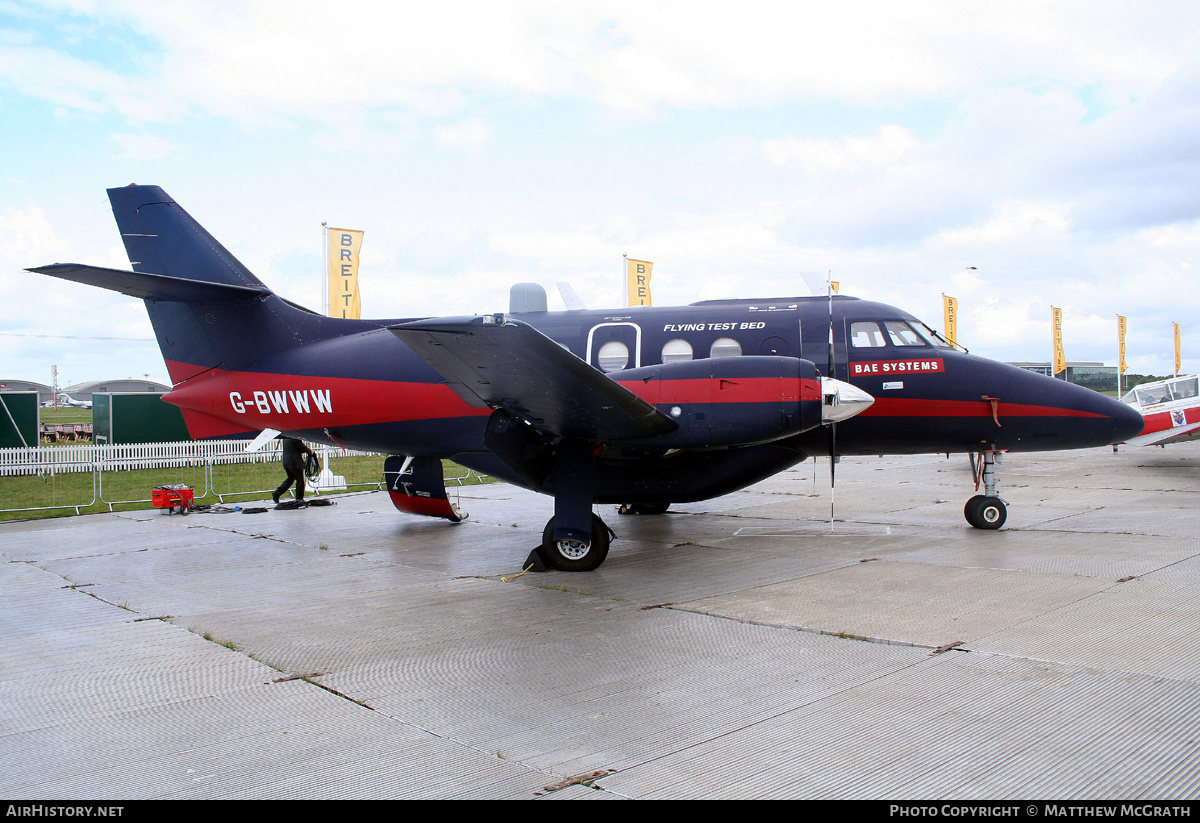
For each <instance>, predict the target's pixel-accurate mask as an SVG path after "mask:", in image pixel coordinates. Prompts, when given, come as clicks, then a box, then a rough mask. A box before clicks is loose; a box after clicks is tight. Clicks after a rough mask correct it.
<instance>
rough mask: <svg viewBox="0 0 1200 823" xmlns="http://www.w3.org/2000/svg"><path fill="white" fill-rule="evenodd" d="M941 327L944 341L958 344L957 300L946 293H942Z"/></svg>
mask: <svg viewBox="0 0 1200 823" xmlns="http://www.w3.org/2000/svg"><path fill="white" fill-rule="evenodd" d="M942 321H943V322H942V329H943V330H944V334H945V335H946V342H947V343H949V344H950V345H951V346H957V345H958V300H957V299H956V298H953V297H951V296H950V295H948V294H943V295H942Z"/></svg>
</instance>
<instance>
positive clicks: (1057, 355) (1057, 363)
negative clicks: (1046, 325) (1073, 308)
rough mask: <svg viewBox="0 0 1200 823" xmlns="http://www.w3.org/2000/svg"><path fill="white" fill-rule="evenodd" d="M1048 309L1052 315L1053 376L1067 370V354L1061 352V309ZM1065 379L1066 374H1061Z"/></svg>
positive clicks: (1052, 307)
mask: <svg viewBox="0 0 1200 823" xmlns="http://www.w3.org/2000/svg"><path fill="white" fill-rule="evenodd" d="M1050 311H1051V313H1052V314H1053V316H1054V369H1053V374H1054V376H1055V377H1058V375H1060V374H1062V373H1063V372H1065V371H1066V370H1067V355H1066V354H1065V353H1064V352H1063V342H1062V309H1056V308H1054V306H1051V307H1050ZM1063 379H1064V380H1065V379H1066V376H1065V375H1064V376H1063Z"/></svg>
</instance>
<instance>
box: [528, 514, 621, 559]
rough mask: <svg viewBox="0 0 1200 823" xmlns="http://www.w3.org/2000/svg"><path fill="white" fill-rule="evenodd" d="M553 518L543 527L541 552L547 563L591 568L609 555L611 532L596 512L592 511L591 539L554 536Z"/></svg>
mask: <svg viewBox="0 0 1200 823" xmlns="http://www.w3.org/2000/svg"><path fill="white" fill-rule="evenodd" d="M554 520H555V518H553V517H551V518H550V522H548V523H547V524H546V528H545V529H544V530H543V531H542V546H541V555H542V557H543V559H544V560H545V561H546V563H547V564H548V565H549V566H550V567H551V568H553V569H558V570H559V571H560V572H590V571H591V570H592V569H595V568H597V567H598V566H599V565H600V564H601V563H603V562H604V558H606V557H608V546H609V544H610V543H611V542H612V538H613V533H612V530H611V529H609V528H608V525H607V524H606V523H605V522H604V521H603V520H601V519H600V518H599V517H598V516H597V515H595V514H593V515H592V535H591V539H590V540H583V539H581V538H578V537H566V538H560V539H558V540H555V539H554Z"/></svg>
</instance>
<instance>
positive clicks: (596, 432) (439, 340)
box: [389, 315, 678, 442]
mask: <svg viewBox="0 0 1200 823" xmlns="http://www.w3.org/2000/svg"><path fill="white" fill-rule="evenodd" d="M389 331H391V332H392V333H393V334H394V335H396V337H398V338H400V340H401V341H402V342H403V343H404V344H405V345H406V346H408V347H409V348H410V349H412V350H413V351H414V352H416V353H417V354H418V355H420V356H421V357H422V358H423V359H424V360H425V361H426V362H427V363H429V365H431V366H432V367H433V368H434V369H436V370H437V371H438V373H439V374H441V375H442V377H444V378H445V379H446V385H448V386H449V387H450V388H451V389H453V390H454V392H455V393H456V394H458V396H459V397H461V398H462V399H463V400H465V401H466V402H467V403H469V404H470V405H472V406H475V407H484V406H491V407H492V408H502V409H507V410H509V411H513V412H516V413H517V414H518V415H519V416H521V417H524V418H526V419H528V420H529V421H530V422H532V423H533V424H534V425H535V426H536V427H537V428H539V429H541V430H543V431H547V432H550V433H552V434H555V435H559V436H562V437H571V438H578V439H583V440H599V441H605V442H611V441H617V440H631V439H637V438H642V437H652V436H654V435H658V434H665V433H667V432H670V431H674V430H675V429H676V428H678V424H677V423H676V422H675V421H674V420H672V419H671V418H670V417H668V416H667V415H665V414H663V413H662V412H661V411H659V410H658V409H656V408H655V407H654V406H652V405H651V404H649V403H647V402H646V401H645V400H642V399H641V398H640V397H638V396H637V395H635V394H634V393H633V392H631V391H629V390H628V389H626V388H624V387H623V386H621V385H619V384H617V383H615V382H614V381H612V380H610V379H608V378H607V377H606V376H604V374H603V373H601V372H599V371H597V370H596V369H594V368H592V367H591V366H589V365H588V364H587V363H585V362H584V361H583V360H580V359H579V358H578V357H576V356H575V355H574V354H571V352H569V351H567V350H566V349H564V348H563V347H562V346H560V345H558V344H557V343H555V342H554V341H553V340H551V339H550V338H549V337H547V336H546V335H544V334H542V333H541V332H539V331H538V330H537V329H535V328H533V327H532V326H529V325H527V324H525V323H522V322H520V321H518V320H512V319H510V318H507V317H505V316H504V315H485V316H483V317H469V318H468V317H462V318H437V319H431V320H417V321H414V322H411V323H401V324H399V325H396V326H390V327H389Z"/></svg>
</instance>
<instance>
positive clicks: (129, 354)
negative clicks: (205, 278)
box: [0, 0, 1200, 384]
mask: <svg viewBox="0 0 1200 823" xmlns="http://www.w3.org/2000/svg"><path fill="white" fill-rule="evenodd" d="M433 6H434V4H431V3H427V2H420V3H415V2H387V3H384V2H377V3H354V2H348V3H342V4H336V6H334V5H329V4H317V3H308V2H296V0H289V1H288V2H235V1H234V0H229V1H228V2H217V1H216V0H213V1H210V2H203V3H196V2H170V0H109V1H107V2H105V1H104V0H96V1H95V2H92V1H91V0H61V1H60V2H53V1H52V0H47V2H25V1H24V0H17V2H13V0H0V290H2V293H3V296H4V300H3V302H2V304H0V378H4V377H12V378H24V379H32V380H39V381H42V382H49V380H50V367H51V365H52V364H57V365H58V366H59V369H60V379H61V380H62V381H63V382H64V384H66V383H72V382H80V381H83V380H90V379H100V378H111V377H125V376H140V375H143V374H149V375H150V376H151V377H152V378H156V379H159V380H163V381H164V382H165V381H166V372H165V369H164V368H163V364H162V360H161V358H160V357H159V355H158V351H157V348H156V347H155V346H154V345H153V343H152V342H149V341H150V338H151V331H150V326H149V323H148V322H147V321H146V318H145V312H144V310H143V308H142V304H141V303H140V301H137V300H133V299H130V298H124V297H121V296H119V295H114V294H110V293H108V292H102V291H100V290H96V289H90V288H88V287H85V286H79V285H74V284H69V283H61V282H58V281H54V280H52V279H50V278H44V277H40V276H38V275H33V274H28V273H26V272H24V271H23V269H24V268H25V267H27V266H34V265H42V264H46V263H52V262H83V263H93V264H98V265H107V266H114V267H121V268H127V267H128V261H127V260H126V258H125V256H124V252H123V250H122V247H121V244H120V239H119V236H118V234H117V231H116V227H115V225H114V223H113V221H112V215H111V212H110V209H109V205H108V200H107V197H106V195H105V191H104V190H105V189H106V188H109V187H113V186H120V185H124V184H128V183H132V182H136V183H143V184H146V183H153V184H157V185H160V186H162V187H163V188H164V189H166V190H167V191H168V192H169V193H170V194H171V195H172V196H173V197H174V198H175V199H176V200H177V201H178V202H179V203H180V204H181V205H182V206H183V207H184V208H185V209H187V210H188V211H189V212H190V213H191V214H192V215H193V216H194V217H196V218H197V219H198V220H199V221H200V222H201V223H203V224H204V225H205V226H206V227H207V228H208V229H209V231H210V232H212V233H213V235H215V236H216V237H217V238H218V239H219V240H220V241H221V242H222V243H223V244H224V245H225V246H226V247H228V248H229V249H230V250H231V251H232V252H233V253H234V254H235V255H236V256H238V257H239V258H240V259H241V260H242V262H243V263H245V264H246V265H247V266H249V267H250V269H251V270H252V271H254V272H255V273H256V274H258V276H259V277H260V278H261V279H262V280H264V281H265V282H266V283H267V284H268V285H270V286H271V287H272V288H273V289H275V290H276V291H278V292H280V293H281V294H283V295H284V296H286V297H289V298H291V299H293V300H295V301H297V302H299V303H302V304H304V305H308V306H311V307H315V308H318V309H319V308H320V302H321V286H320V267H321V260H320V258H321V248H322V240H321V231H320V225H321V221H323V220H325V221H328V222H329V223H330V225H336V226H343V227H349V228H360V229H363V230H365V231H366V239H365V243H364V250H363V266H362V270H361V279H362V283H363V290H364V294H363V315H364V316H376V317H396V316H413V315H425V314H466V313H474V312H490V311H496V310H504V309H506V308H507V303H508V298H507V292H508V287H509V285H510V284H512V283H514V282H519V281H537V282H541V283H543V284H544V285H545V286H546V287H547V289H548V290H549V291H550V292H551V301H552V306H553V305H554V304H555V303H557V296H556V294H555V291H554V283H555V282H556V281H559V280H566V281H569V282H570V283H571V284H572V285H573V286H574V288H575V290H576V291H577V292H578V293H579V295H580V296H581V297H582V298H583V299H584V301H585V302H586V303H587V304H588V305H589V306H591V307H594V308H599V307H605V306H615V305H618V304H619V301H620V297H621V285H620V275H621V271H622V265H621V255H622V254H628V255H629V256H631V257H638V258H642V259H647V260H651V261H654V263H655V269H654V273H655V276H654V297H655V304H656V305H671V304H681V303H687V302H691V301H694V300H700V299H708V298H719V297H750V296H758V297H765V296H791V295H798V294H807V293H808V289H807V287H806V286H805V284H804V280H803V275H804V274H805V273H810V274H811V273H813V272H820V273H824V272H832V275H833V278H834V279H836V280H839V281H841V283H842V290H843V293H846V294H853V295H856V296H859V297H864V298H870V299H874V300H881V301H884V302H887V303H892V304H894V305H897V306H899V307H901V308H903V309H905V310H907V311H910V312H912V313H914V314H916V315H917V316H919V317H923V318H925V319H926V321H927V322H929V323H930V324H931V325H933V326H935V327H938V328H940V327H941V297H940V295H941V294H942V293H943V292H945V293H948V294H952V295H954V296H956V297H958V298H959V300H960V311H961V319H960V326H959V338H960V340H961V341H962V342H963V343H964V344H965V345H967V346H968V347H969V348H970V349H971V351H972V352H974V353H977V354H982V355H985V356H988V357H994V358H997V359H1003V360H1048V359H1049V358H1050V347H1051V336H1050V307H1051V306H1052V305H1054V306H1059V307H1061V308H1062V309H1063V311H1064V339H1065V346H1066V352H1067V357H1068V359H1071V360H1103V361H1106V362H1108V363H1110V364H1111V363H1114V362H1115V358H1116V320H1115V317H1116V315H1117V314H1118V313H1120V314H1125V315H1127V316H1128V317H1129V328H1130V332H1129V357H1128V360H1129V366H1130V369H1131V370H1132V371H1135V372H1143V373H1145V372H1151V373H1160V374H1161V373H1166V372H1169V371H1170V370H1171V369H1172V358H1173V347H1172V342H1171V329H1172V327H1171V324H1172V322H1179V323H1180V324H1181V325H1182V328H1183V340H1184V355H1185V357H1184V369H1185V370H1187V371H1194V370H1195V369H1196V368H1197V361H1200V322H1198V321H1197V317H1196V309H1197V307H1198V306H1200V286H1198V284H1197V276H1196V275H1197V267H1200V259H1198V254H1197V251H1198V249H1200V4H1195V3H1187V2H1176V3H1170V2H1162V3H1155V2H1129V3H1112V2H1104V1H1103V0H1089V1H1088V2H1077V3H1076V2H1056V3H1049V2H1044V1H1043V0H1037V1H1036V2H996V1H995V0H992V1H991V2H971V0H957V1H956V2H927V3H895V2H881V3H853V2H844V3H839V4H836V8H835V7H834V6H835V4H831V3H827V2H821V3H815V2H814V3H808V2H790V3H783V2H778V3H757V2H739V3H728V2H724V3H705V2H695V0H693V1H692V2H679V3H675V2H664V1H661V0H656V2H652V3H647V2H644V0H642V2H583V1H582V0H581V2H572V3H562V2H502V0H493V2H479V3H473V2H465V3H464V2H442V3H439V4H436V8H433ZM335 7H336V8H337V9H338V11H337V13H334V12H333V11H332V9H334V8H335ZM970 267H974V268H970ZM819 276H820V275H819ZM559 305H561V304H559ZM113 338H116V339H113Z"/></svg>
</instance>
